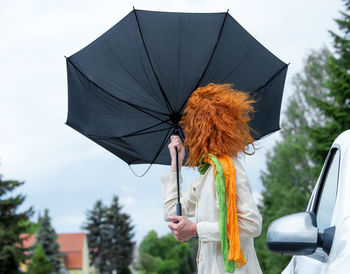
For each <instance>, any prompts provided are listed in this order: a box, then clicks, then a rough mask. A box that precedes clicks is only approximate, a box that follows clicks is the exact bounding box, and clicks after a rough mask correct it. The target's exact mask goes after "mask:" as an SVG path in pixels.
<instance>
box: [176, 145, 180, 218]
mask: <svg viewBox="0 0 350 274" xmlns="http://www.w3.org/2000/svg"><path fill="white" fill-rule="evenodd" d="M175 150H176V184H177V204H176V215H177V216H181V215H182V208H181V203H180V175H179V152H178V150H177V147H175Z"/></svg>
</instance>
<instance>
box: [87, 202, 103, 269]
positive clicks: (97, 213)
mask: <svg viewBox="0 0 350 274" xmlns="http://www.w3.org/2000/svg"><path fill="white" fill-rule="evenodd" d="M86 215H87V220H86V222H84V224H83V225H82V229H84V230H86V231H87V242H88V247H89V256H90V264H91V265H94V266H95V267H96V268H97V269H98V271H99V272H100V273H105V272H106V271H107V267H106V265H105V263H104V262H105V261H106V258H105V257H106V255H108V253H105V247H106V246H107V245H108V242H107V233H106V231H105V228H106V215H107V208H106V207H105V206H104V205H103V204H102V201H97V202H96V203H95V205H94V206H93V209H92V210H89V211H87V213H86Z"/></svg>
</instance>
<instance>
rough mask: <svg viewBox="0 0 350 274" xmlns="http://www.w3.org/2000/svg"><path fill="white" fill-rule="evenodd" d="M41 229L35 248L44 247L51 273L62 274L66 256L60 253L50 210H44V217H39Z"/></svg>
mask: <svg viewBox="0 0 350 274" xmlns="http://www.w3.org/2000/svg"><path fill="white" fill-rule="evenodd" d="M39 222H40V227H39V230H38V233H37V235H36V242H35V245H34V247H35V248H37V246H38V245H41V246H42V247H43V250H44V253H45V255H46V257H47V259H48V260H49V262H50V264H51V265H52V271H51V273H61V270H62V267H63V266H62V259H63V258H64V256H65V254H64V253H63V252H60V251H59V248H60V246H59V244H58V242H57V237H58V236H57V234H56V232H55V230H54V229H53V227H52V226H51V218H50V217H49V211H48V209H45V210H44V216H43V217H40V216H39Z"/></svg>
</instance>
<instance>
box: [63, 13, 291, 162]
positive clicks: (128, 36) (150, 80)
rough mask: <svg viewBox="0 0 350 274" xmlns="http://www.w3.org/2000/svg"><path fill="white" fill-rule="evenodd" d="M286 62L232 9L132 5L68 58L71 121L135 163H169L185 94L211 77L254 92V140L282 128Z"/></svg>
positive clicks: (77, 128)
mask: <svg viewBox="0 0 350 274" xmlns="http://www.w3.org/2000/svg"><path fill="white" fill-rule="evenodd" d="M287 67H288V66H287V64H285V63H283V62H282V61H281V60H279V59H278V58H277V57H276V56H274V55H273V54H272V53H271V52H270V51H268V50H267V49H266V48H265V47H263V46H262V45H261V44H260V43H259V42H258V41H257V40H255V38H254V37H253V36H251V35H250V34H249V33H248V32H247V31H246V30H245V29H244V28H243V27H241V26H240V25H239V24H238V23H237V21H236V20H235V19H234V18H232V17H231V15H230V14H229V13H228V12H226V13H225V12H224V13H180V12H155V11H146V10H135V9H134V10H133V11H132V12H130V13H129V14H128V15H127V16H126V17H124V18H123V19H122V20H121V21H120V22H118V23H117V24H116V25H115V26H113V27H112V28H111V29H110V30H108V31H107V32H105V33H104V34H102V35H101V36H100V37H99V38H97V39H96V40H95V41H93V42H92V43H91V44H89V45H88V46H86V47H85V48H83V49H82V50H80V51H78V52H77V53H75V54H73V55H72V56H70V57H69V58H67V70H68V118H67V125H69V126H71V127H72V128H74V129H75V130H77V131H79V132H80V133H82V134H83V135H85V136H87V137H88V138H90V139H91V140H93V141H94V142H96V143H98V144H99V145H101V146H103V147H104V148H106V149H107V150H109V151H110V152H112V153H113V154H115V155H116V156H118V157H119V158H121V159H122V160H124V161H125V162H127V163H128V164H129V165H131V164H144V163H150V164H153V163H156V164H169V163H170V156H169V152H168V149H167V147H166V144H167V142H168V140H169V137H170V135H171V134H174V133H175V134H176V133H179V134H180V136H181V137H182V138H184V134H183V132H182V130H181V128H180V127H179V126H178V122H179V121H180V119H181V114H182V112H183V110H184V108H185V106H186V102H187V99H188V98H189V96H190V95H191V93H192V92H193V91H194V90H196V88H197V87H199V86H205V85H207V84H208V83H211V82H212V83H220V84H222V83H233V84H234V87H235V88H236V89H238V90H241V91H247V92H253V94H254V96H255V99H256V100H257V103H256V104H255V106H254V107H255V110H256V113H255V117H254V119H253V120H252V121H251V124H250V126H251V127H252V128H253V129H254V130H255V131H256V135H255V136H254V137H255V139H260V138H261V137H263V136H265V135H266V134H268V133H272V132H274V131H276V130H278V129H279V116H280V107H281V99H282V93H283V87H284V82H285V77H286V73H287Z"/></svg>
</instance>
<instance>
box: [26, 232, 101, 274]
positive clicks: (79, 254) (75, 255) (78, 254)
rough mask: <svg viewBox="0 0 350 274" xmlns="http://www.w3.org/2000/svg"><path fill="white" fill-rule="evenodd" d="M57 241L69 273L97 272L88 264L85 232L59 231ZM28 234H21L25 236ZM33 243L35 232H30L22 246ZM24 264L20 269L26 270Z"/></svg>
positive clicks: (28, 245)
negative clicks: (63, 254) (64, 254)
mask: <svg viewBox="0 0 350 274" xmlns="http://www.w3.org/2000/svg"><path fill="white" fill-rule="evenodd" d="M57 235H58V238H57V242H58V243H59V245H60V251H62V252H65V253H66V256H65V257H64V259H63V263H64V265H65V267H66V269H67V270H68V272H69V273H71V274H94V273H97V272H96V271H95V269H94V267H90V266H89V251H88V244H87V238H86V234H85V233H60V234H57ZM26 236H28V234H23V236H22V237H26ZM34 243H35V234H31V235H30V236H29V237H28V238H27V239H26V240H25V241H23V245H24V247H30V246H32V245H33V244H34ZM26 268H27V267H26V265H22V266H21V269H22V270H23V271H26Z"/></svg>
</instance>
